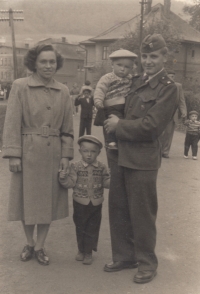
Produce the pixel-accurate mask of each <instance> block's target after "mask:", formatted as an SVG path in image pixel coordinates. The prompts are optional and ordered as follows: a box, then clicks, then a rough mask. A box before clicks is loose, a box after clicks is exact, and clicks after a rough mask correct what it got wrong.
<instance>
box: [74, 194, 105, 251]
mask: <svg viewBox="0 0 200 294" xmlns="http://www.w3.org/2000/svg"><path fill="white" fill-rule="evenodd" d="M73 206H74V214H73V220H74V223H75V226H76V238H77V243H78V250H79V251H80V252H82V253H87V254H89V253H92V250H93V251H97V244H98V239H99V231H100V225H101V211H102V204H100V205H97V206H94V205H93V204H92V202H90V203H89V204H88V205H83V204H80V203H78V202H76V201H74V200H73Z"/></svg>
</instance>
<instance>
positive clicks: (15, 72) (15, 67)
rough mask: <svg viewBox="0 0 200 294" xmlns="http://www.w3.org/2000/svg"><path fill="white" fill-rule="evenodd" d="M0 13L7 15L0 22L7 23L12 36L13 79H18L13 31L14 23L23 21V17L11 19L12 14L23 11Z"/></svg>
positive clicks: (3, 11)
mask: <svg viewBox="0 0 200 294" xmlns="http://www.w3.org/2000/svg"><path fill="white" fill-rule="evenodd" d="M0 12H1V13H9V17H0V21H9V26H10V27H11V36H12V49H13V67H14V79H17V77H18V68H17V54H16V45H15V30H14V21H23V20H24V18H23V17H17V18H14V17H13V13H23V10H12V8H10V9H9V10H0Z"/></svg>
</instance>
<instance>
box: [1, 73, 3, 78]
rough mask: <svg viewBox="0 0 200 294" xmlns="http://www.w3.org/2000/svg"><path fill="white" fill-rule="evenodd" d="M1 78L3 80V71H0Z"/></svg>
mask: <svg viewBox="0 0 200 294" xmlns="http://www.w3.org/2000/svg"><path fill="white" fill-rule="evenodd" d="M1 80H3V71H2V72H1Z"/></svg>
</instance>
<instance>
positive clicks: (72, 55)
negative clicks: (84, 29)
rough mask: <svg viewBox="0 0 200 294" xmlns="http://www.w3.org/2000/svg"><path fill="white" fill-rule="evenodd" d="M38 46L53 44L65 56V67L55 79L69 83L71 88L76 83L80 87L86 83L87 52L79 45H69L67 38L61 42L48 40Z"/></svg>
mask: <svg viewBox="0 0 200 294" xmlns="http://www.w3.org/2000/svg"><path fill="white" fill-rule="evenodd" d="M37 44H52V45H53V46H54V47H55V48H56V50H58V52H59V53H60V54H61V55H62V56H63V58H64V64H63V67H62V68H61V69H60V70H59V71H58V72H57V73H56V75H55V78H56V79H57V80H58V81H59V82H61V83H66V82H67V85H68V87H69V88H71V87H72V85H73V84H74V83H75V82H76V83H77V84H78V85H80V86H81V85H82V84H83V83H84V80H85V70H84V60H85V51H84V50H82V49H81V48H80V47H79V45H76V44H70V43H68V42H67V41H66V38H65V37H63V38H62V39H61V40H57V39H53V38H47V39H44V40H41V41H39V42H38V43H37Z"/></svg>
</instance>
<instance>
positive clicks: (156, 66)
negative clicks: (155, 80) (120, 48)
mask: <svg viewBox="0 0 200 294" xmlns="http://www.w3.org/2000/svg"><path fill="white" fill-rule="evenodd" d="M166 61H167V56H166V54H162V53H161V50H156V51H154V52H151V53H141V64H142V67H143V69H144V72H145V73H146V74H147V75H148V76H153V75H155V74H157V73H158V72H159V71H160V70H161V69H162V68H163V67H164V62H166Z"/></svg>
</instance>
